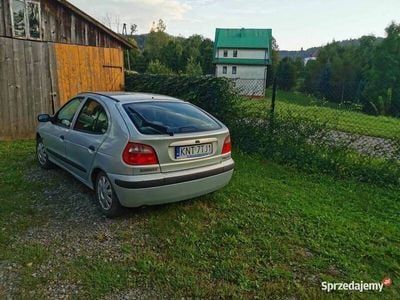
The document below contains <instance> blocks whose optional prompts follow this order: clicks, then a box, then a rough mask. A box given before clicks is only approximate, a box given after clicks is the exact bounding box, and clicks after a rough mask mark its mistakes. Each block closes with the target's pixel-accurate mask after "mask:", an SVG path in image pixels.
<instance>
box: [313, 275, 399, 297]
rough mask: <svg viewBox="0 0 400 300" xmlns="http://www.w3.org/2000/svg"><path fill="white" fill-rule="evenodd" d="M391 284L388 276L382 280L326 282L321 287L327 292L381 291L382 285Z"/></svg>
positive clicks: (387, 285)
mask: <svg viewBox="0 0 400 300" xmlns="http://www.w3.org/2000/svg"><path fill="white" fill-rule="evenodd" d="M391 285H392V280H391V279H390V278H389V277H385V278H383V280H382V282H363V281H359V282H356V281H352V282H326V281H323V282H322V283H321V289H322V290H323V291H327V292H328V293H330V292H332V291H358V292H360V293H362V292H364V291H379V292H382V289H383V287H384V286H386V287H389V286H391Z"/></svg>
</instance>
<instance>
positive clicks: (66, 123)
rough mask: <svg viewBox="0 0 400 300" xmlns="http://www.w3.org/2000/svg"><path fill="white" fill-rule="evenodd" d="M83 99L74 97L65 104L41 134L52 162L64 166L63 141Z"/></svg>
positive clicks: (65, 162)
mask: <svg viewBox="0 0 400 300" xmlns="http://www.w3.org/2000/svg"><path fill="white" fill-rule="evenodd" d="M83 99H84V98H83V97H76V98H73V99H71V100H70V101H69V102H67V103H66V104H65V105H64V106H63V107H62V108H60V110H59V111H58V112H57V113H56V114H55V115H54V117H53V120H52V122H51V123H49V126H46V127H45V128H44V130H43V132H42V134H43V141H44V144H45V146H46V149H47V152H48V154H49V155H50V156H51V158H52V159H53V160H56V161H57V162H59V163H61V164H62V165H64V166H66V164H67V161H66V153H65V139H66V137H67V136H68V133H69V131H70V127H71V124H72V121H73V119H74V116H75V113H76V112H77V111H78V109H79V107H80V105H81V103H82V101H83Z"/></svg>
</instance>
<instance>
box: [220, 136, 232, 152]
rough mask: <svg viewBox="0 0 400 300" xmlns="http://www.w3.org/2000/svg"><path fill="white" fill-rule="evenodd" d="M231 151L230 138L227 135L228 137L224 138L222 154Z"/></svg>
mask: <svg viewBox="0 0 400 300" xmlns="http://www.w3.org/2000/svg"><path fill="white" fill-rule="evenodd" d="M231 149H232V146H231V136H230V135H228V136H227V137H226V138H225V141H224V146H223V147H222V154H226V153H229V152H231Z"/></svg>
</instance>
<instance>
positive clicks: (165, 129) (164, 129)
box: [128, 106, 174, 136]
mask: <svg viewBox="0 0 400 300" xmlns="http://www.w3.org/2000/svg"><path fill="white" fill-rule="evenodd" d="M128 109H129V111H130V112H131V113H132V114H135V115H137V116H138V117H139V119H141V120H142V122H143V125H144V126H148V127H152V128H154V129H156V130H159V131H161V132H163V133H166V134H169V135H170V136H173V135H174V132H173V131H172V130H171V128H169V127H167V126H164V125H160V124H156V123H152V122H150V121H148V120H146V118H145V117H143V116H142V115H141V114H140V113H139V112H137V111H136V110H134V109H133V108H132V107H129V106H128Z"/></svg>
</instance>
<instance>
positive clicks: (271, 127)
mask: <svg viewBox="0 0 400 300" xmlns="http://www.w3.org/2000/svg"><path fill="white" fill-rule="evenodd" d="M275 100H276V77H274V80H273V83H272V98H271V110H270V113H269V136H270V138H272V135H273V133H274V126H275V124H274V116H275Z"/></svg>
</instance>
